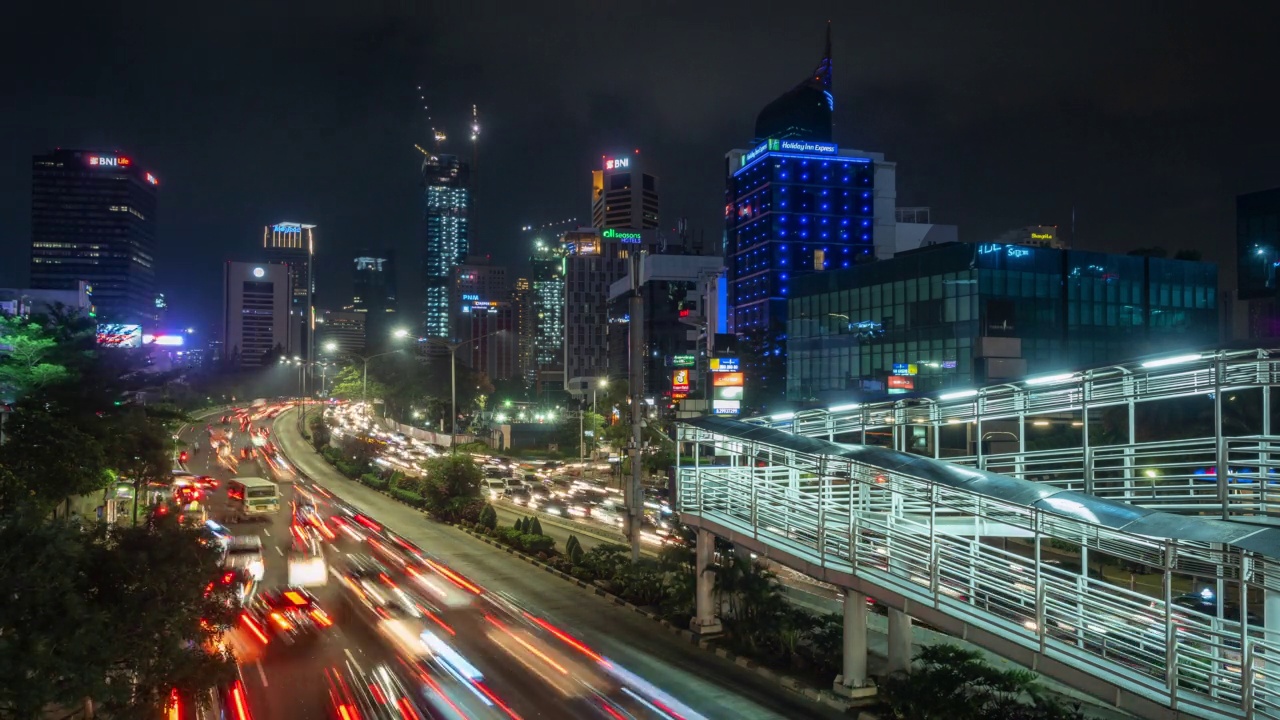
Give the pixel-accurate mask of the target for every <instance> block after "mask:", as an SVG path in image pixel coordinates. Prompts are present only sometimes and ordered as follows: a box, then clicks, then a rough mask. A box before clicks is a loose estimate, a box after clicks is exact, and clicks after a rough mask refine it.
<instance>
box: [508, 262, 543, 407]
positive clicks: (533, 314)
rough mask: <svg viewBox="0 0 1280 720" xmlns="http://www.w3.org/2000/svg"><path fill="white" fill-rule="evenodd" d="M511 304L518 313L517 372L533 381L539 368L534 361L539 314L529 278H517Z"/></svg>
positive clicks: (527, 380)
mask: <svg viewBox="0 0 1280 720" xmlns="http://www.w3.org/2000/svg"><path fill="white" fill-rule="evenodd" d="M511 305H512V307H514V308H515V313H516V373H517V374H518V375H519V376H520V377H521V378H523V379H524V380H525V382H532V379H533V373H534V372H536V370H537V364H536V363H534V361H533V358H534V353H533V345H534V339H535V338H534V328H535V327H537V322H536V321H537V317H538V314H537V308H536V307H534V303H533V285H532V284H531V283H530V282H529V278H516V283H515V288H514V289H513V290H512V291H511Z"/></svg>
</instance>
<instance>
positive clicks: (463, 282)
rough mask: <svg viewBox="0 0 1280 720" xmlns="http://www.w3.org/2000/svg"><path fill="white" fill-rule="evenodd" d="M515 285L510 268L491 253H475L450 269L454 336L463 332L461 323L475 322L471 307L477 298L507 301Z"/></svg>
mask: <svg viewBox="0 0 1280 720" xmlns="http://www.w3.org/2000/svg"><path fill="white" fill-rule="evenodd" d="M510 292H511V289H510V287H509V286H508V285H507V268H506V267H504V266H502V265H494V264H493V259H492V258H491V257H489V256H488V255H471V256H468V257H467V259H466V261H465V262H462V263H459V264H458V265H456V266H454V268H453V270H452V271H451V272H450V273H449V307H450V308H451V315H452V323H451V325H450V333H449V335H450V337H459V336H460V335H461V334H462V330H461V325H462V324H468V325H469V324H471V316H470V315H469V313H470V310H469V308H470V307H471V306H472V304H473V303H475V302H477V301H478V302H499V301H501V302H506V301H507V299H508V297H509V295H510Z"/></svg>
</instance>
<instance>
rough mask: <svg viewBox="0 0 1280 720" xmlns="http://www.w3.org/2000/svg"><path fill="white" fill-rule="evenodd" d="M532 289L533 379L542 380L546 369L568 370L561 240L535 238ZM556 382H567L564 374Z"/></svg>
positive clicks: (531, 377)
mask: <svg viewBox="0 0 1280 720" xmlns="http://www.w3.org/2000/svg"><path fill="white" fill-rule="evenodd" d="M529 264H530V265H531V266H532V277H533V281H532V283H531V293H532V295H533V365H534V368H533V371H532V373H531V375H530V377H529V382H531V383H535V384H539V385H540V384H541V382H542V373H543V372H544V371H545V372H547V373H548V374H550V373H552V372H556V371H558V372H560V373H563V371H564V300H565V292H564V264H565V258H564V249H563V248H562V247H561V246H560V244H559V243H557V244H555V245H550V244H547V243H545V242H543V241H542V240H537V241H535V242H534V247H533V255H532V256H531V257H530V258H529ZM553 382H555V383H556V384H562V383H563V382H564V376H563V374H561V375H560V378H559V380H558V381H553Z"/></svg>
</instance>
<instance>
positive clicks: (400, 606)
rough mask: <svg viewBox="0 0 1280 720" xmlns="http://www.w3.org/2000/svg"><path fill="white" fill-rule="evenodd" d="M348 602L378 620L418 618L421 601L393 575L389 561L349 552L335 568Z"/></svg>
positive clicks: (364, 615)
mask: <svg viewBox="0 0 1280 720" xmlns="http://www.w3.org/2000/svg"><path fill="white" fill-rule="evenodd" d="M335 572H336V573H337V574H338V579H339V580H340V581H341V583H342V589H343V591H344V597H345V598H346V601H347V604H348V606H349V607H351V608H352V609H354V610H356V611H357V613H358V614H360V615H361V616H362V617H364V619H365V620H367V621H369V622H371V623H376V622H379V621H381V620H386V619H390V618H418V617H421V616H422V612H421V611H420V610H419V609H418V604H417V601H416V600H414V598H413V596H411V595H410V594H408V593H406V592H405V591H404V590H403V589H401V588H400V586H399V585H398V584H397V583H396V582H395V581H394V580H392V579H391V575H390V572H389V571H388V569H387V566H386V565H383V564H382V563H381V562H380V561H379V560H378V559H377V558H374V557H372V556H370V555H363V554H359V555H347V556H346V559H345V560H344V561H343V563H342V565H341V567H338V568H335Z"/></svg>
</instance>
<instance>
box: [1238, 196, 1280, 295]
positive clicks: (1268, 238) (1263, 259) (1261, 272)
mask: <svg viewBox="0 0 1280 720" xmlns="http://www.w3.org/2000/svg"><path fill="white" fill-rule="evenodd" d="M1236 277H1237V278H1238V283H1239V285H1240V299H1241V300H1255V299H1262V298H1277V297H1280V188H1275V189H1274V190H1263V191H1262V192H1255V193H1249V194H1247V195H1239V196H1237V197H1236Z"/></svg>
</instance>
